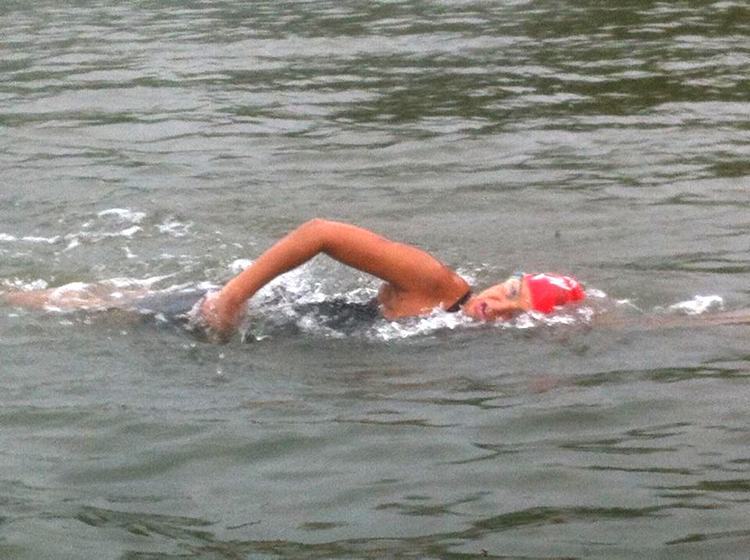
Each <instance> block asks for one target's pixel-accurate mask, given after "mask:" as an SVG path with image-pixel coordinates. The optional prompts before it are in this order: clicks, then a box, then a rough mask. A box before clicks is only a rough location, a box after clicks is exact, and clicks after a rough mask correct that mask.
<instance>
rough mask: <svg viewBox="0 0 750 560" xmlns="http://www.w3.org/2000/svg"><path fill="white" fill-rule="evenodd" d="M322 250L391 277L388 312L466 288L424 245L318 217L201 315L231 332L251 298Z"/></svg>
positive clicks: (425, 305) (385, 298) (430, 303)
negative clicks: (275, 279) (419, 245)
mask: <svg viewBox="0 0 750 560" xmlns="http://www.w3.org/2000/svg"><path fill="white" fill-rule="evenodd" d="M320 253H324V254H326V255H328V256H330V257H332V258H334V259H336V260H337V261H339V262H342V263H344V264H346V265H348V266H351V267H353V268H355V269H357V270H361V271H363V272H367V273H369V274H372V275H373V276H377V277H378V278H380V279H382V280H384V281H385V282H387V285H386V286H385V289H384V290H381V293H380V296H379V299H380V302H381V304H383V305H384V307H386V309H385V310H384V311H385V313H386V315H387V316H388V315H390V316H392V317H398V316H404V315H411V314H417V313H418V312H420V311H421V312H423V311H425V310H426V309H431V308H434V307H436V306H438V305H440V304H441V303H443V302H453V301H455V300H456V299H458V298H460V297H461V296H462V295H463V294H464V293H465V292H466V291H467V290H468V284H467V283H466V282H465V281H464V280H463V279H462V278H461V277H460V276H458V275H457V274H456V273H455V272H453V271H452V270H450V269H449V268H447V267H446V266H445V265H443V264H442V263H440V261H438V260H437V259H436V258H435V257H433V256H432V255H430V254H429V253H427V252H425V251H423V250H421V249H418V248H416V247H413V246H411V245H407V244H404V243H397V242H395V241H391V240H389V239H385V238H384V237H381V236H379V235H377V234H375V233H373V232H371V231H368V230H366V229H363V228H360V227H357V226H353V225H350V224H344V223H340V222H333V221H328V220H321V219H315V220H310V221H309V222H306V223H305V224H303V225H301V226H300V227H298V228H297V229H295V230H294V231H292V232H291V233H289V234H288V235H287V236H286V237H284V238H283V239H281V240H280V241H278V242H276V243H275V244H274V245H273V246H272V247H271V248H270V249H268V250H267V251H266V252H264V253H263V254H262V255H261V256H260V257H258V259H257V260H256V261H255V262H254V263H253V264H252V265H250V266H249V267H248V268H247V269H245V270H244V271H243V272H241V273H240V274H238V275H237V276H236V277H234V278H233V279H232V280H230V281H229V282H228V283H227V284H226V285H225V286H224V288H223V289H222V290H221V291H220V292H219V293H218V294H217V295H215V296H213V297H210V298H208V300H207V301H206V302H205V303H204V305H203V307H202V309H201V311H202V315H203V318H204V319H205V320H206V322H207V323H208V324H209V326H210V327H212V328H213V329H215V330H216V331H218V333H220V334H222V335H227V334H229V333H231V332H232V331H233V330H234V329H235V328H236V327H237V325H238V324H239V322H240V320H241V318H242V311H243V309H244V304H245V302H246V301H247V300H248V299H249V298H251V297H252V296H253V295H254V294H255V293H256V292H257V291H258V290H260V289H261V288H262V287H263V286H265V285H266V284H268V283H269V282H270V281H271V280H273V279H274V278H276V277H278V276H280V275H281V274H283V273H285V272H288V271H289V270H292V269H293V268H296V267H298V266H300V265H301V264H303V263H305V262H307V261H308V260H310V259H312V258H313V257H315V256H316V255H318V254H320ZM389 307H390V309H388V308H389Z"/></svg>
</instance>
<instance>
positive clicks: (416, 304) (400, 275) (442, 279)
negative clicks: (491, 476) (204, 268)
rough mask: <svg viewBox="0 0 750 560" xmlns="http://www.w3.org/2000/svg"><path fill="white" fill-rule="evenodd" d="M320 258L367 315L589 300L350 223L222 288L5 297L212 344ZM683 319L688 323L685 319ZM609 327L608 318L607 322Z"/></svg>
mask: <svg viewBox="0 0 750 560" xmlns="http://www.w3.org/2000/svg"><path fill="white" fill-rule="evenodd" d="M319 254H325V255H328V256H329V257H331V258H333V259H335V260H337V261H339V262H341V263H343V264H345V265H348V266H350V267H352V268H354V269H357V270H360V271H363V272H366V273H368V274H371V275H373V276H375V277H377V278H380V279H381V280H383V281H384V283H383V284H382V285H381V287H380V289H379V291H378V294H377V297H376V298H375V299H374V300H373V301H372V302H370V303H369V304H367V305H365V306H363V307H364V308H365V311H366V314H369V315H371V316H373V317H377V316H382V317H384V318H385V319H388V320H397V319H402V318H406V317H414V316H420V315H426V314H429V313H432V312H434V311H435V310H436V309H442V310H443V311H446V312H450V313H453V312H459V311H460V312H462V313H463V314H464V315H466V316H468V317H469V318H471V319H474V320H476V321H485V322H492V321H496V320H508V319H511V318H513V317H514V316H517V315H519V314H521V313H523V312H528V311H534V312H538V313H542V314H548V313H552V312H553V311H555V310H556V309H558V308H560V307H563V306H568V305H575V304H576V303H579V302H581V301H583V300H584V299H585V298H586V293H585V291H584V288H583V286H582V285H581V284H580V283H579V282H578V281H577V280H576V279H574V278H572V277H570V276H563V275H560V274H553V273H534V274H525V273H516V274H514V275H513V276H511V277H510V278H508V279H507V280H505V281H504V282H500V283H498V284H495V285H493V286H490V287H488V288H486V289H484V290H482V291H479V292H478V293H474V291H473V289H472V287H471V286H470V285H469V284H468V282H467V281H466V280H465V279H463V278H462V277H461V276H460V275H459V274H458V273H456V272H455V271H454V270H452V269H450V268H448V267H447V266H446V265H444V264H443V263H441V262H440V261H439V260H437V259H436V258H435V257H434V256H432V255H431V254H429V253H427V252H426V251H424V250H422V249H419V248H417V247H414V246H412V245H408V244H405V243H400V242H396V241H392V240H390V239H386V238H385V237H382V236H380V235H378V234H376V233H374V232H372V231H369V230H367V229H364V228H361V227H358V226H354V225H351V224H346V223H341V222H335V221H330V220H323V219H313V220H310V221H308V222H306V223H304V224H302V225H301V226H299V227H298V228H296V229H295V230H293V231H292V232H291V233H289V234H288V235H286V236H285V237H283V238H282V239H280V240H279V241H277V242H276V243H275V244H274V245H272V246H271V247H270V248H269V249H267V250H266V251H265V252H264V253H263V254H261V255H260V256H259V257H258V258H257V260H255V261H254V262H253V263H252V264H250V266H248V267H247V268H246V269H245V270H244V271H242V272H241V273H239V274H238V275H236V276H235V277H234V278H232V279H231V280H230V281H229V282H227V283H226V284H225V285H224V286H223V287H222V288H221V289H220V290H217V291H211V292H208V293H206V292H205V291H204V290H198V289H191V290H186V291H178V292H173V293H170V294H167V295H164V294H154V293H147V292H145V291H143V290H140V291H139V290H130V291H118V292H117V293H116V294H113V293H111V292H107V291H104V290H98V291H97V290H96V289H94V290H92V289H91V288H90V287H88V286H87V285H85V286H87V288H86V290H77V289H76V285H68V286H64V287H61V288H56V289H55V288H53V289H45V290H30V291H16V292H10V293H6V294H4V295H3V296H2V298H3V299H4V300H5V302H6V303H8V304H10V305H13V306H18V307H25V308H37V309H44V308H56V309H61V310H76V309H123V310H131V311H138V312H144V310H154V311H158V310H159V309H160V308H161V309H164V310H166V312H167V313H169V314H171V315H173V316H175V317H179V318H181V319H184V320H185V321H186V322H189V323H190V325H191V328H193V329H196V328H200V329H201V330H203V331H205V333H206V334H207V335H208V338H209V340H213V341H219V342H226V341H228V340H229V339H230V338H231V337H232V335H233V334H234V333H235V332H236V331H237V330H238V328H239V326H240V324H241V322H242V319H243V316H244V314H245V311H246V308H247V306H246V303H247V301H248V300H249V299H250V298H252V297H253V295H255V294H256V293H257V292H258V291H259V290H260V289H261V288H263V286H265V285H266V284H268V283H269V282H271V281H272V280H273V279H275V278H277V277H278V276H280V275H282V274H284V273H286V272H288V271H290V270H292V269H294V268H297V267H298V266H300V265H302V264H304V263H306V262H307V261H309V260H310V259H312V258H314V257H315V256H317V255H319ZM158 300H161V301H158ZM686 319H688V320H687V321H686ZM604 323H605V324H606V321H604ZM696 323H697V322H696V321H694V320H692V318H689V317H667V318H656V319H654V320H649V321H646V324H645V326H646V327H649V326H652V327H653V326H663V327H675V326H682V325H690V324H696ZM744 323H750V313H748V312H747V311H746V310H740V311H734V312H730V313H717V314H712V315H711V316H710V317H707V318H703V319H702V321H701V324H705V325H718V324H744Z"/></svg>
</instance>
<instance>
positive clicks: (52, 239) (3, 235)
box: [0, 233, 60, 245]
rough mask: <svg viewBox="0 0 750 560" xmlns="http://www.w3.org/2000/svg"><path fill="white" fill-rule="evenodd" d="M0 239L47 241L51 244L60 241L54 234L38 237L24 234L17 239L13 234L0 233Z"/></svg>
mask: <svg viewBox="0 0 750 560" xmlns="http://www.w3.org/2000/svg"><path fill="white" fill-rule="evenodd" d="M0 241H4V242H6V243H12V242H14V241H24V242H26V243H47V244H49V245H52V244H54V243H57V242H58V241H60V236H59V235H55V236H54V237H40V236H36V235H25V236H24V237H21V238H20V239H19V238H18V237H16V236H15V235H10V234H7V233H0Z"/></svg>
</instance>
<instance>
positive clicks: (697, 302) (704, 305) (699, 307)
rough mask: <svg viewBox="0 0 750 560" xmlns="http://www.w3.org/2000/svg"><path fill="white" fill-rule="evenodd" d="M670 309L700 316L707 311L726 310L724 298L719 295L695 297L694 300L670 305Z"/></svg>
mask: <svg viewBox="0 0 750 560" xmlns="http://www.w3.org/2000/svg"><path fill="white" fill-rule="evenodd" d="M669 309H670V310H672V311H681V312H683V313H687V314H688V315H700V314H701V313H705V312H706V311H713V310H719V311H721V310H722V309H724V298H722V297H721V296H717V295H712V296H695V297H693V299H690V300H687V301H681V302H679V303H675V304H674V305H670V306H669Z"/></svg>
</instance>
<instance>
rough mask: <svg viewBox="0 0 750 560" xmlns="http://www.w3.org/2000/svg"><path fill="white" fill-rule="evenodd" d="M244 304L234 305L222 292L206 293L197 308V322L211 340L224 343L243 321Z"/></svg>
mask: <svg viewBox="0 0 750 560" xmlns="http://www.w3.org/2000/svg"><path fill="white" fill-rule="evenodd" d="M244 308H245V306H244V305H239V306H237V305H233V304H232V303H231V302H229V301H228V298H226V297H222V296H221V292H213V293H209V294H207V295H206V297H204V298H203V300H202V301H201V302H200V306H199V308H198V309H197V317H196V319H197V320H196V322H197V323H198V324H199V326H200V327H201V328H202V329H203V330H204V331H205V334H206V335H207V336H208V339H209V340H210V341H211V342H218V343H220V344H224V343H226V342H229V339H230V338H232V335H233V334H234V333H235V331H236V330H237V329H238V328H239V326H240V323H242V317H243V314H244V313H243V311H244Z"/></svg>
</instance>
